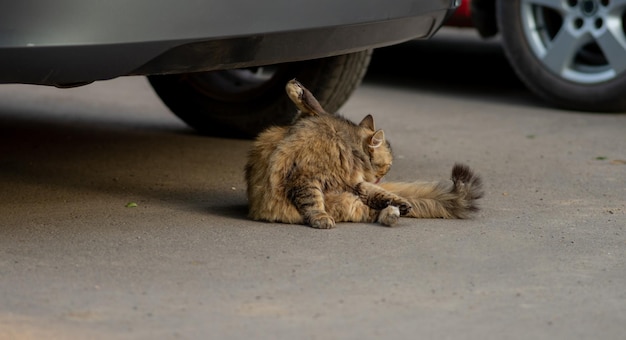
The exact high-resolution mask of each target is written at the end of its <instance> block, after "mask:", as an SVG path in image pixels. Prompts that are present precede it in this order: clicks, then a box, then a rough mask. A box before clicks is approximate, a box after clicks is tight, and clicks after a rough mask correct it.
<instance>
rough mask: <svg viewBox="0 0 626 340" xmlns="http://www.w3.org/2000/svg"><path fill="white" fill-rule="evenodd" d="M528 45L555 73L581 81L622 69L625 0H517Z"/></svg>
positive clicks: (624, 66) (608, 77) (625, 55)
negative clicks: (518, 0)
mask: <svg viewBox="0 0 626 340" xmlns="http://www.w3.org/2000/svg"><path fill="white" fill-rule="evenodd" d="M520 6H521V14H522V26H523V29H524V35H525V38H526V41H527V42H528V44H529V46H530V48H531V50H532V51H533V53H534V55H535V56H536V57H537V59H538V60H539V61H540V62H541V63H542V65H543V66H544V67H545V68H546V69H548V70H549V71H551V72H552V73H554V74H556V75H557V76H559V77H561V78H564V79H567V80H569V81H572V82H575V83H580V84H594V83H600V82H605V81H610V80H612V79H614V78H616V77H617V76H618V75H620V74H622V73H624V72H626V24H625V23H624V21H625V17H626V0H521V1H520Z"/></svg>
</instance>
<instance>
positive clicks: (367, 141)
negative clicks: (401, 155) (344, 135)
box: [359, 115, 393, 183]
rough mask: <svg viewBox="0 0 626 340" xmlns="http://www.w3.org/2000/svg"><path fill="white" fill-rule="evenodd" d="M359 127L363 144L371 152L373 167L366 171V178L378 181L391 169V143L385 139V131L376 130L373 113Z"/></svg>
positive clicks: (370, 157) (369, 180)
mask: <svg viewBox="0 0 626 340" xmlns="http://www.w3.org/2000/svg"><path fill="white" fill-rule="evenodd" d="M359 127H361V136H362V138H363V146H364V149H365V151H366V152H367V153H368V154H369V159H370V164H371V169H372V170H371V171H366V173H365V180H366V181H368V182H373V183H378V182H379V181H380V180H381V179H382V178H383V177H384V176H385V175H386V174H387V172H389V169H391V163H392V161H393V155H392V153H391V145H390V144H389V142H388V141H387V140H386V139H385V132H384V131H383V130H376V128H375V126H374V118H373V117H372V115H367V116H365V118H363V120H362V121H361V122H360V123H359Z"/></svg>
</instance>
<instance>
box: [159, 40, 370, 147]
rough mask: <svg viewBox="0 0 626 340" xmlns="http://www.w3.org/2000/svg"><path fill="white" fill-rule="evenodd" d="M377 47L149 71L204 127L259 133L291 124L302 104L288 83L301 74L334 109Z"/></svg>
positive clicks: (172, 103)
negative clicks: (262, 62)
mask: <svg viewBox="0 0 626 340" xmlns="http://www.w3.org/2000/svg"><path fill="white" fill-rule="evenodd" d="M370 56H371V51H362V52H356V53H352V54H347V55H341V56H335V57H328V58H322V59H315V60H307V61H300V62H293V63H285V64H278V65H272V66H269V67H259V68H248V69H236V70H224V71H213V72H200V73H187V74H175V75H158V76H149V77H148V79H149V80H150V84H151V85H152V87H153V88H154V90H155V91H156V93H157V94H158V96H159V97H160V98H161V100H162V101H163V102H164V103H165V104H166V105H167V106H168V107H169V109H170V110H171V111H172V112H173V113H174V114H176V115H177V116H178V117H179V118H180V119H182V120H183V121H184V122H185V123H187V124H188V125H189V126H191V127H192V128H194V129H196V130H197V131H198V132H200V133H202V134H206V135H211V136H221V137H240V138H253V137H255V136H256V135H257V134H258V133H259V132H261V131H262V130H263V129H265V128H266V127H268V126H270V125H280V124H288V123H289V122H291V120H292V118H293V117H294V115H295V113H296V109H295V107H294V106H293V104H292V103H291V101H290V100H289V98H288V97H287V95H286V94H285V85H286V84H287V82H288V81H289V80H290V79H293V78H296V79H298V80H299V81H300V82H301V83H302V84H304V85H305V86H306V87H307V88H308V89H309V90H310V91H311V92H313V93H314V94H315V96H316V98H317V99H318V100H319V102H320V103H321V104H322V105H323V106H324V107H325V109H326V110H327V111H329V112H335V111H336V110H337V109H339V107H341V106H342V105H343V104H344V103H345V102H346V101H347V100H348V98H349V97H350V95H351V94H352V92H353V91H354V90H355V89H356V87H357V86H358V85H359V84H360V82H361V80H362V79H363V76H364V75H365V72H366V71H367V67H368V65H369V61H370Z"/></svg>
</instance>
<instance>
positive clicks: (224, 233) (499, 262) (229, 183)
mask: <svg viewBox="0 0 626 340" xmlns="http://www.w3.org/2000/svg"><path fill="white" fill-rule="evenodd" d="M444 38H445V37H444ZM444 38H442V40H435V42H433V45H434V47H432V46H431V47H428V48H426V47H424V45H423V44H417V45H415V46H413V45H411V46H408V47H398V49H396V50H393V51H391V52H385V53H387V54H384V53H381V55H383V57H381V59H378V60H377V61H376V63H375V64H374V66H373V68H372V72H371V74H370V75H368V78H367V79H366V82H365V83H364V85H363V86H362V87H361V88H359V89H358V91H357V92H356V93H355V95H354V97H353V98H352V99H351V100H350V101H349V103H348V104H347V105H346V106H345V107H344V108H343V109H342V111H343V112H344V114H345V115H346V116H348V117H350V118H352V119H354V120H357V119H360V118H362V117H363V116H364V115H366V114H368V113H371V114H373V115H374V117H375V119H376V122H377V125H378V127H381V128H383V129H385V132H386V135H387V136H388V138H389V139H390V140H391V142H392V144H393V147H394V151H395V155H396V160H395V162H394V166H393V168H392V170H391V172H390V174H389V175H388V177H387V180H416V179H437V178H441V177H447V176H448V175H449V171H450V169H451V168H452V164H453V163H454V162H457V161H460V162H465V163H467V164H469V165H470V166H471V167H472V168H474V169H475V170H476V171H477V172H478V173H480V174H481V175H482V176H483V180H484V182H485V189H486V196H485V198H484V199H483V200H482V203H481V206H482V208H483V209H482V211H481V212H480V213H479V214H477V216H476V217H475V218H473V219H470V220H411V219H402V220H401V222H400V223H399V225H398V226H397V227H394V228H386V227H382V226H379V225H375V224H339V225H338V227H337V228H336V229H333V230H314V229H311V228H307V227H304V226H293V225H281V224H269V223H258V222H253V221H249V220H248V219H247V218H246V199H245V187H244V181H243V165H244V163H245V155H246V152H247V150H248V147H249V145H250V142H249V141H243V140H227V139H215V138H207V137H200V136H197V135H195V134H193V133H192V131H190V130H189V129H187V128H186V127H185V126H184V125H183V124H182V123H181V122H180V121H178V120H177V119H176V118H175V117H174V116H172V115H171V114H170V113H169V112H168V111H167V109H166V108H165V107H164V106H163V105H162V104H161V103H160V101H159V100H158V99H157V98H156V96H155V95H154V94H153V92H152V91H151V89H150V88H149V86H148V84H147V82H146V81H145V79H143V78H121V79H117V80H112V81H107V82H102V83H96V84H93V85H90V86H87V87H83V88H78V89H71V90H57V89H51V88H40V87H29V86H13V85H11V86H2V87H0V287H1V288H0V339H42V338H46V339H81V338H82V339H88V338H89V339H179V338H180V339H249V338H267V339H321V338H330V339H378V338H384V339H418V338H419V339H622V338H623V337H624V334H625V332H626V326H625V325H626V260H625V259H626V230H625V229H626V137H625V136H626V116H625V115H604V114H588V113H575V112H567V111H561V110H557V109H553V108H550V107H547V106H545V105H544V104H543V103H542V102H540V101H539V100H537V99H536V98H534V97H533V96H532V95H531V94H529V93H528V92H527V91H526V90H525V89H524V88H523V87H522V86H521V85H520V84H519V83H518V82H517V81H516V79H515V78H514V76H513V75H512V73H510V72H511V71H510V69H508V68H507V66H506V63H505V62H503V59H502V58H503V56H502V55H501V54H500V51H499V49H498V48H497V45H495V44H491V43H485V44H484V46H483V44H482V43H475V44H474V42H472V41H470V42H469V43H468V44H470V45H468V46H474V45H476V46H477V47H481V48H482V49H480V50H478V51H476V52H473V53H472V52H466V49H465V48H463V49H461V50H457V51H456V53H457V55H459V53H461V52H463V53H468V54H465V55H464V57H462V58H461V59H463V58H465V60H467V59H471V58H477V59H476V60H483V61H484V62H485V65H491V66H493V68H494V69H495V70H494V71H493V72H491V73H489V74H488V75H485V77H487V78H488V79H487V80H492V82H491V85H482V86H477V85H474V84H473V81H472V79H471V78H472V77H474V76H475V75H478V74H479V72H478V71H476V70H475V67H478V68H480V67H482V66H485V65H478V66H475V67H474V66H467V65H466V66H462V65H457V66H456V67H453V71H454V72H453V73H452V74H450V75H448V76H442V77H440V76H438V75H437V72H435V71H432V70H423V69H420V68H417V67H416V66H415V65H414V63H411V62H409V61H407V60H404V59H409V57H406V58H400V61H399V63H404V64H402V65H405V66H406V67H409V66H410V67H412V68H411V70H412V71H402V70H400V67H401V66H398V65H395V66H394V67H390V68H389V69H388V70H386V71H385V70H381V67H382V65H384V64H385V63H386V60H387V59H385V58H387V57H389V55H390V53H391V54H393V53H400V54H402V55H405V56H406V55H408V54H409V53H415V54H423V55H422V57H423V58H425V60H429V59H428V58H433V59H432V60H444V59H445V56H449V55H450V53H449V50H448V49H449V48H452V49H454V48H453V47H450V46H449V45H446V44H448V43H446V41H448V40H445V39H444ZM472 44H474V45H472ZM428 53H432V55H426V54H428ZM436 53H440V55H437V54H436ZM385 56H386V57H385ZM443 63H445V61H442V65H439V67H443V66H444V65H443ZM459 64H462V63H459ZM448 65H449V64H448ZM471 65H475V64H471ZM464 70H465V71H464ZM462 72H468V73H467V74H464V73H462ZM420 75H423V77H420ZM129 203H135V204H136V205H137V206H136V207H129V206H128V204H129Z"/></svg>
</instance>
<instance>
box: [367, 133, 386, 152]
mask: <svg viewBox="0 0 626 340" xmlns="http://www.w3.org/2000/svg"><path fill="white" fill-rule="evenodd" d="M384 142H385V132H384V131H383V130H378V131H376V132H374V134H373V135H372V136H371V137H370V141H369V147H370V148H372V149H376V148H378V147H380V146H381V145H383V143H384Z"/></svg>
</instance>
